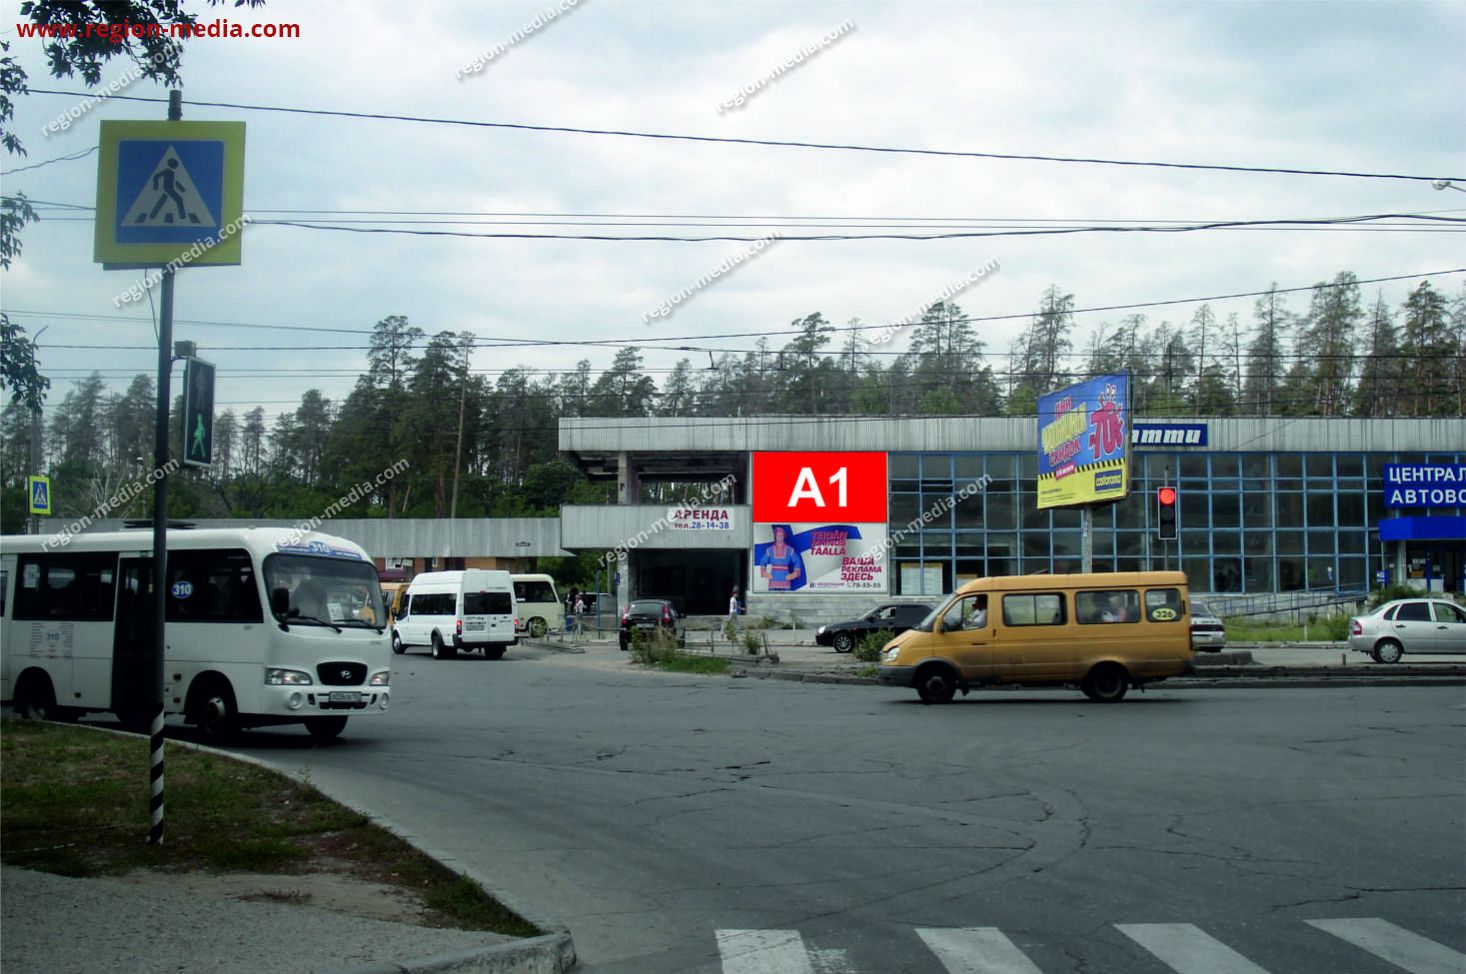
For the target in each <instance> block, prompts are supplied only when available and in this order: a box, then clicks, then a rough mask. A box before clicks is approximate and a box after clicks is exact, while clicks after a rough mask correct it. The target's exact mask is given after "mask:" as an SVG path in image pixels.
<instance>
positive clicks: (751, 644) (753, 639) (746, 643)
mask: <svg viewBox="0 0 1466 974" xmlns="http://www.w3.org/2000/svg"><path fill="white" fill-rule="evenodd" d="M743 648H744V650H746V651H747V652H748V655H749V656H757V655H758V652H759V650H761V649H763V648H764V641H763V640H762V639H760V638H759V637H758V636H755V635H754V634H753V633H751V632H746V633H744V634H743Z"/></svg>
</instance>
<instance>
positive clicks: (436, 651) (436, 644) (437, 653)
mask: <svg viewBox="0 0 1466 974" xmlns="http://www.w3.org/2000/svg"><path fill="white" fill-rule="evenodd" d="M457 655H458V650H456V649H454V648H453V647H452V646H449V645H448V644H447V643H445V642H443V637H442V636H440V635H438V634H437V632H434V633H433V659H452V658H453V657H455V656H457Z"/></svg>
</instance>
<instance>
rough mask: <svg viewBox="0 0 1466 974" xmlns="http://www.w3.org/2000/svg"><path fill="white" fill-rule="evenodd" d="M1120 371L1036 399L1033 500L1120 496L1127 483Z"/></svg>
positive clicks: (1124, 386) (1042, 504)
mask: <svg viewBox="0 0 1466 974" xmlns="http://www.w3.org/2000/svg"><path fill="white" fill-rule="evenodd" d="M1128 393H1129V387H1128V382H1127V377H1126V376H1124V375H1102V376H1099V377H1097V378H1094V379H1090V380H1089V381H1088V382H1081V383H1079V384H1078V385H1073V386H1070V387H1069V388H1067V389H1061V390H1059V391H1058V392H1051V393H1049V394H1047V395H1044V396H1040V397H1039V400H1038V506H1039V509H1040V510H1042V509H1043V508H1046V507H1071V506H1074V505H1079V504H1096V503H1102V502H1105V501H1117V500H1120V499H1121V498H1123V497H1124V496H1125V494H1126V492H1127V491H1128V488H1129V484H1130V471H1129V468H1128V465H1127V455H1126V449H1127V445H1128V443H1129V439H1130V438H1129V435H1128V434H1127V432H1126V429H1125V427H1126V424H1127V422H1128V420H1129V417H1128V416H1127V415H1126V404H1127V403H1128V402H1129V395H1128Z"/></svg>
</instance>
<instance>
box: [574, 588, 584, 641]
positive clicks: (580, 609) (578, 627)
mask: <svg viewBox="0 0 1466 974" xmlns="http://www.w3.org/2000/svg"><path fill="white" fill-rule="evenodd" d="M574 611H575V640H576V642H579V641H580V639H581V634H582V632H583V631H584V629H583V626H582V624H581V622H582V620H583V619H584V618H585V596H584V595H581V594H580V593H578V592H577V593H576V595H575V610H574Z"/></svg>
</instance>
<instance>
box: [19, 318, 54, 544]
mask: <svg viewBox="0 0 1466 974" xmlns="http://www.w3.org/2000/svg"><path fill="white" fill-rule="evenodd" d="M50 327H51V326H50V325H46V326H45V327H44V328H42V329H41V330H40V331H38V332H36V334H35V337H34V338H32V339H31V348H32V349H33V350H34V348H35V343H36V342H38V341H40V340H41V334H42V333H43V332H45V330H46V328H50ZM31 474H32V475H34V476H37V477H39V476H42V474H41V405H40V403H36V406H35V408H34V409H32V410H31ZM26 492H27V493H29V492H30V481H29V480H27V481H26ZM53 503H54V501H53ZM26 509H27V510H29V509H30V498H29V497H27V498H26ZM52 510H55V508H54V507H53V508H52ZM27 533H29V534H31V535H37V534H40V533H41V515H39V514H32V515H31V516H30V528H29V530H28V532H27Z"/></svg>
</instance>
